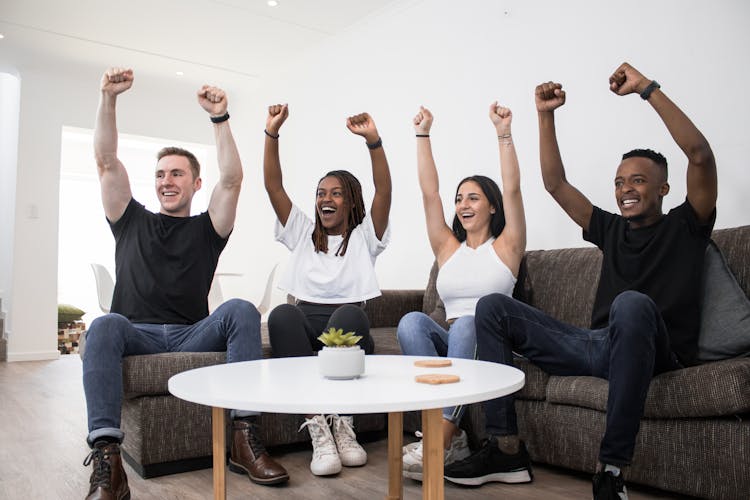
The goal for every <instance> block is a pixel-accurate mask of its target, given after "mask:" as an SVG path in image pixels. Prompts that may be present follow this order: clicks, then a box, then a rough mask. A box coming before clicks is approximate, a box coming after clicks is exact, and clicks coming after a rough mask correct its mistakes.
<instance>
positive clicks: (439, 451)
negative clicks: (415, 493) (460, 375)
mask: <svg viewBox="0 0 750 500" xmlns="http://www.w3.org/2000/svg"><path fill="white" fill-rule="evenodd" d="M442 420H443V410H442V408H435V409H432V410H422V499H423V500H443V498H444V491H443V460H444V459H443V454H444V451H443V424H442Z"/></svg>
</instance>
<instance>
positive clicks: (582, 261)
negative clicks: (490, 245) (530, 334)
mask: <svg viewBox="0 0 750 500" xmlns="http://www.w3.org/2000/svg"><path fill="white" fill-rule="evenodd" d="M601 262H602V255H601V252H600V251H599V249H598V248H593V247H592V248H563V249H558V250H534V251H530V252H526V271H527V273H526V276H525V280H524V285H523V295H524V300H525V301H526V302H527V303H528V304H529V305H532V306H534V307H536V308H537V309H539V310H541V311H544V312H545V313H547V314H549V315H550V316H552V317H553V318H557V319H559V320H560V321H563V322H565V323H569V324H571V325H575V326H579V327H588V326H589V325H590V324H591V310H592V308H593V304H594V295H595V293H596V287H597V285H598V283H599V272H600V268H601ZM518 294H519V290H516V292H515V293H514V295H516V296H518Z"/></svg>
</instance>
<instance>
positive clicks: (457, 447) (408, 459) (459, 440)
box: [403, 430, 471, 481]
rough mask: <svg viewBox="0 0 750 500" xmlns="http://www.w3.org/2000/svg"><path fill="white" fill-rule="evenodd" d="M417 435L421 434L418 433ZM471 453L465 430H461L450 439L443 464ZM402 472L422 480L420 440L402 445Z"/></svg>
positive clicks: (461, 458)
mask: <svg viewBox="0 0 750 500" xmlns="http://www.w3.org/2000/svg"><path fill="white" fill-rule="evenodd" d="M417 436H421V433H418V434H417ZM469 455H471V451H470V450H469V439H468V437H467V436H466V432H465V431H463V430H462V431H461V434H459V435H458V436H453V438H452V439H451V447H450V448H448V449H447V450H445V455H444V462H443V463H444V465H450V464H452V463H453V462H457V461H459V460H463V459H464V458H466V457H468V456H469ZM403 473H404V477H408V478H411V479H414V480H416V481H421V480H422V440H421V439H420V440H419V441H418V442H416V443H411V444H408V445H406V446H404V456H403Z"/></svg>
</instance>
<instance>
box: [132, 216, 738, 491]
mask: <svg viewBox="0 0 750 500" xmlns="http://www.w3.org/2000/svg"><path fill="white" fill-rule="evenodd" d="M714 240H715V241H716V243H717V244H718V246H719V248H721V250H722V252H723V254H724V255H725V257H726V259H727V261H728V264H729V267H730V268H731V270H732V272H733V273H734V275H735V277H736V278H737V280H738V282H739V284H740V286H741V288H742V290H744V292H745V294H746V295H748V293H749V290H750V226H744V227H739V228H732V229H722V230H717V231H715V232H714ZM600 262H601V256H600V254H599V251H598V250H597V249H594V248H574V249H559V250H539V251H530V252H527V254H526V257H525V259H524V262H523V264H522V270H521V276H519V283H518V285H517V287H516V291H515V295H516V297H517V298H519V299H521V300H524V301H526V302H528V303H529V304H531V305H533V306H535V307H537V308H539V309H541V310H544V311H546V312H548V313H550V314H552V315H553V316H555V317H557V318H559V319H561V320H563V321H567V322H570V323H573V324H577V325H582V326H584V325H587V324H588V322H589V318H590V314H591V307H592V304H593V298H594V293H595V289H596V284H597V281H598V274H599V266H600ZM434 278H435V269H434V268H433V271H432V273H431V278H430V280H429V282H428V285H427V287H426V290H398V291H396V290H385V291H384V293H383V296H382V297H379V298H378V299H376V300H373V301H370V302H368V307H367V310H368V315H369V317H370V321H371V324H372V326H373V336H374V337H375V344H376V351H375V352H376V353H378V354H394V353H399V352H400V350H399V348H398V344H397V342H396V338H395V327H396V325H397V324H398V320H399V319H400V318H401V317H402V316H403V315H404V314H406V313H407V312H409V311H414V310H422V311H424V312H427V313H428V314H430V315H431V316H433V317H434V318H435V319H437V320H439V321H440V320H441V316H442V318H443V319H444V313H443V311H442V309H441V304H440V300H439V298H438V296H437V292H436V290H435V286H434ZM747 333H748V335H750V332H747ZM264 349H265V353H264V354H265V355H266V356H268V355H269V353H270V348H269V347H268V344H267V341H265V342H264ZM222 362H224V354H223V353H191V354H183V353H180V354H160V355H151V356H132V357H129V358H126V359H125V360H124V362H123V370H124V376H125V392H126V399H125V402H124V405H123V429H124V431H125V433H126V438H125V442H124V444H123V451H124V452H125V458H126V460H127V461H128V462H129V463H130V464H131V466H133V467H134V468H135V469H136V470H138V472H139V473H141V475H143V476H144V477H149V476H153V475H160V474H165V473H171V472H178V471H183V470H189V469H193V468H198V467H210V463H211V462H210V460H211V459H210V454H211V445H210V444H211V443H210V409H208V408H206V407H201V406H199V405H194V404H191V403H186V402H183V401H180V400H178V399H177V398H174V397H173V396H170V395H169V394H168V391H167V380H168V379H169V377H170V376H171V375H173V374H175V373H178V372H180V371H183V370H186V369H190V368H196V367H198V366H205V365H209V364H216V363H222ZM517 366H518V367H519V368H521V369H522V370H524V372H525V373H526V385H525V387H524V388H523V389H522V390H521V391H520V392H519V393H518V395H517V399H516V410H517V412H518V420H519V431H520V434H521V437H522V439H524V440H525V441H526V443H527V446H528V450H529V453H530V454H531V458H532V460H534V461H535V462H541V463H547V464H553V465H558V466H563V467H567V468H570V469H574V470H578V471H584V472H592V473H593V471H594V468H595V466H596V457H597V455H598V447H599V441H600V440H601V436H602V434H603V432H604V424H605V419H606V415H605V408H606V399H607V382H606V380H602V379H597V378H593V377H554V376H549V375H547V374H546V373H544V372H543V371H542V370H540V369H538V368H537V367H535V366H533V365H531V364H530V363H528V362H525V361H523V360H519V362H518V364H517ZM248 383H252V382H251V381H248ZM355 418H356V420H355V427H356V428H357V430H358V432H362V431H371V430H382V429H384V427H385V422H386V420H385V418H384V417H383V416H382V415H368V416H361V417H360V416H358V417H355ZM301 422H302V420H301V417H300V416H296V415H275V414H265V415H263V416H262V418H261V424H262V429H263V433H264V435H263V438H264V440H265V442H266V443H267V445H268V446H275V445H281V444H287V443H296V442H302V441H306V440H309V437H308V436H307V435H306V434H307V433H298V432H297V429H298V428H299V426H300V424H301ZM418 425H419V422H418V416H417V415H414V414H411V415H408V416H407V417H406V418H405V422H404V428H405V430H414V429H416V428H418ZM462 426H464V427H466V428H467V429H468V430H469V431H470V436H471V439H472V443H473V444H474V445H476V444H477V440H478V439H480V438H481V437H482V433H483V429H484V425H483V415H482V412H481V406H480V405H472V406H471V407H470V408H469V410H468V411H467V414H466V417H465V418H464V422H463V423H462ZM626 474H627V476H626V477H627V479H628V481H630V482H635V483H641V484H646V485H650V486H654V487H657V488H661V489H664V490H669V491H673V492H678V493H682V494H688V495H694V496H698V497H705V498H716V499H740V498H741V499H747V498H748V491H750V358H741V359H731V360H726V361H718V362H714V363H708V364H705V365H701V366H696V367H691V368H686V369H683V370H679V371H676V372H671V373H666V374H663V375H660V376H658V377H656V378H655V379H654V380H653V382H652V384H651V388H650V391H649V395H648V399H647V402H646V410H645V415H644V417H643V420H642V422H641V430H640V433H639V435H638V442H637V446H636V452H635V457H634V459H633V464H632V466H631V467H630V468H629V470H627V471H626Z"/></svg>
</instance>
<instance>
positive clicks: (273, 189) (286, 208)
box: [263, 104, 292, 226]
mask: <svg viewBox="0 0 750 500" xmlns="http://www.w3.org/2000/svg"><path fill="white" fill-rule="evenodd" d="M288 116H289V107H288V106H287V105H286V104H283V105H282V104H274V105H272V106H269V107H268V117H267V118H266V133H265V136H266V139H265V140H266V142H265V145H264V147H263V182H264V184H265V187H266V192H267V193H268V199H269V200H271V206H272V207H273V211H274V212H276V217H278V219H279V222H281V225H282V226H286V221H287V219H289V213H290V212H291V211H292V200H291V199H289V195H288V194H286V191H285V190H284V184H283V182H282V175H281V160H280V158H279V129H280V128H281V125H282V124H283V123H284V121H285V120H286V118H287V117H288Z"/></svg>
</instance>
